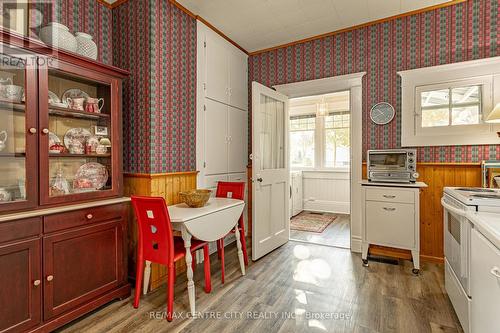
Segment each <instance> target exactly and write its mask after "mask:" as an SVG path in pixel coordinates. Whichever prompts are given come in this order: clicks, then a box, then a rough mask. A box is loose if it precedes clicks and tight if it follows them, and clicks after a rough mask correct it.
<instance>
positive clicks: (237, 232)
mask: <svg viewBox="0 0 500 333" xmlns="http://www.w3.org/2000/svg"><path fill="white" fill-rule="evenodd" d="M234 235H235V236H236V247H237V248H238V260H239V261H240V269H241V274H243V275H245V259H244V258H243V251H242V250H241V238H240V237H241V236H240V229H239V228H238V224H236V226H235V227H234ZM243 237H245V236H244V235H243Z"/></svg>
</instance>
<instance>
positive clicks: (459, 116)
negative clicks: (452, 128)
mask: <svg viewBox="0 0 500 333" xmlns="http://www.w3.org/2000/svg"><path fill="white" fill-rule="evenodd" d="M479 114H480V113H479V105H473V106H467V107H462V108H457V107H455V108H453V110H452V112H451V119H452V125H474V124H479V123H480V117H479Z"/></svg>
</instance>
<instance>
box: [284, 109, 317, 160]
mask: <svg viewBox="0 0 500 333" xmlns="http://www.w3.org/2000/svg"><path fill="white" fill-rule="evenodd" d="M315 129H316V117H315V116H312V115H307V116H296V117H291V118H290V164H291V166H292V168H293V167H295V168H304V167H305V168H313V167H314V136H315Z"/></svg>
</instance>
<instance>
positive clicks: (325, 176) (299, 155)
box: [289, 90, 351, 248]
mask: <svg viewBox="0 0 500 333" xmlns="http://www.w3.org/2000/svg"><path fill="white" fill-rule="evenodd" d="M289 117H290V122H289V132H290V140H289V142H290V149H289V153H290V204H289V207H290V239H291V240H295V241H302V242H308V243H314V244H319V245H326V246H335V247H343V248H350V242H351V233H350V230H351V221H350V207H351V198H350V179H351V177H350V163H351V140H350V135H351V106H350V91H349V90H343V91H336V92H331V93H326V94H321V95H310V96H302V97H297V98H290V100H289Z"/></svg>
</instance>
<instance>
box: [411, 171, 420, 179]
mask: <svg viewBox="0 0 500 333" xmlns="http://www.w3.org/2000/svg"><path fill="white" fill-rule="evenodd" d="M411 176H412V177H413V179H418V177H420V174H419V173H418V172H414V173H412V174H411Z"/></svg>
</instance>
